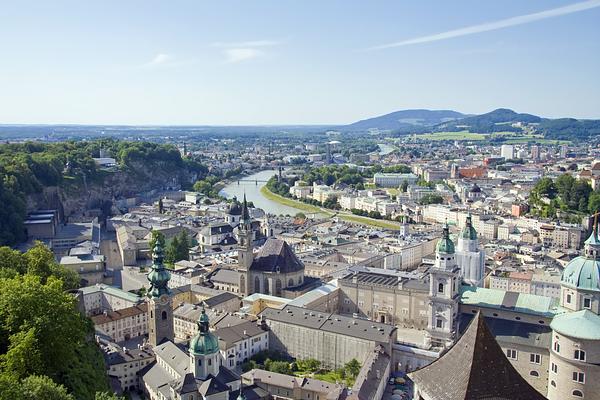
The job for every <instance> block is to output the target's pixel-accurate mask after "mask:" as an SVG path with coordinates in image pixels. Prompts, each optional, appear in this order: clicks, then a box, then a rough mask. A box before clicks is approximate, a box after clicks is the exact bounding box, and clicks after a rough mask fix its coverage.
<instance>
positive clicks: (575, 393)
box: [572, 390, 583, 397]
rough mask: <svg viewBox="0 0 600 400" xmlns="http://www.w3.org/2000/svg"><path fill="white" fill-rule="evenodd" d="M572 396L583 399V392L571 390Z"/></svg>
mask: <svg viewBox="0 0 600 400" xmlns="http://www.w3.org/2000/svg"><path fill="white" fill-rule="evenodd" d="M572 394H573V396H575V397H583V392H582V391H581V390H573V393H572Z"/></svg>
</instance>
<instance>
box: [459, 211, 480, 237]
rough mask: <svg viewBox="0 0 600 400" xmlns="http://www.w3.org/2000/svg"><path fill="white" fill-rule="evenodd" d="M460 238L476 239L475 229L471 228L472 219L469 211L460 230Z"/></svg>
mask: <svg viewBox="0 0 600 400" xmlns="http://www.w3.org/2000/svg"><path fill="white" fill-rule="evenodd" d="M460 238H461V239H467V240H477V231H476V230H475V228H473V221H472V217H471V212H470V211H469V213H468V214H467V220H466V222H465V227H464V228H463V229H462V231H461V232H460Z"/></svg>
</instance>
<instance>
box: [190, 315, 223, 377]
mask: <svg viewBox="0 0 600 400" xmlns="http://www.w3.org/2000/svg"><path fill="white" fill-rule="evenodd" d="M208 322H209V321H208V315H206V311H205V310H204V307H203V308H202V313H201V314H200V318H198V333H197V334H196V336H194V338H193V339H192V340H191V341H190V349H189V352H190V371H191V372H192V373H193V374H194V377H195V378H196V379H201V380H206V379H207V378H208V376H209V375H212V376H213V377H214V376H217V374H218V373H219V367H220V365H221V359H220V356H221V353H220V352H219V341H218V339H217V337H216V336H215V335H213V334H212V333H211V332H210V331H209V323H208Z"/></svg>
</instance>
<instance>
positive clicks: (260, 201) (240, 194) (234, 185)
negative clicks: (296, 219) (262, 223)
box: [219, 170, 302, 215]
mask: <svg viewBox="0 0 600 400" xmlns="http://www.w3.org/2000/svg"><path fill="white" fill-rule="evenodd" d="M275 174H277V171H275V170H266V171H261V172H257V173H256V174H252V175H248V176H245V177H243V178H240V179H241V180H240V181H239V183H238V181H233V182H231V183H230V184H229V185H227V186H225V187H224V188H223V189H221V191H220V192H219V194H220V195H221V196H223V197H226V198H228V199H231V198H232V197H237V198H238V200H240V201H241V200H242V199H243V198H244V193H245V194H246V199H247V200H248V201H251V202H252V203H254V206H255V207H258V208H262V209H263V210H264V211H265V212H266V213H268V214H275V215H286V214H288V215H296V214H297V213H299V212H302V210H299V209H297V208H294V207H290V206H286V205H283V204H279V203H277V202H275V201H273V200H270V199H267V198H266V197H265V196H263V195H262V193H261V192H260V189H261V188H262V187H263V186H265V185H266V184H267V181H268V180H269V179H270V178H271V177H272V176H273V175H275ZM257 180H258V182H256V181H257ZM261 181H262V182H261Z"/></svg>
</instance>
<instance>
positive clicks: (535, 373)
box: [529, 371, 540, 378]
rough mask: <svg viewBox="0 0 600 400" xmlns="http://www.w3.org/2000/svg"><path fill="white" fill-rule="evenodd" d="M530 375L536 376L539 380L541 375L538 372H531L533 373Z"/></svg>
mask: <svg viewBox="0 0 600 400" xmlns="http://www.w3.org/2000/svg"><path fill="white" fill-rule="evenodd" d="M529 375H531V376H535V377H537V378H539V376H540V374H539V373H538V372H537V371H531V372H529Z"/></svg>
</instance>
